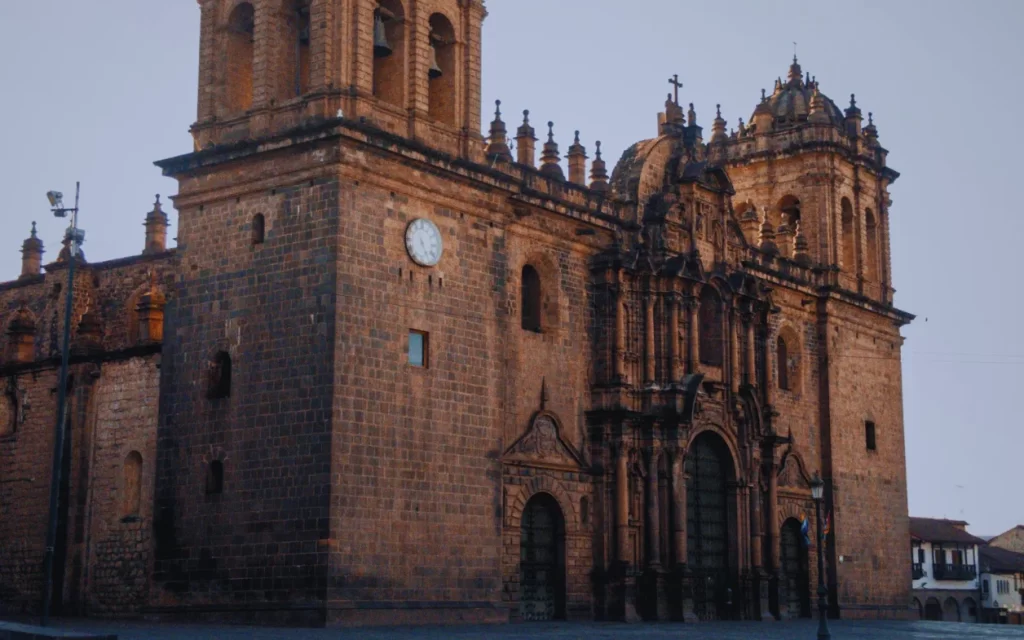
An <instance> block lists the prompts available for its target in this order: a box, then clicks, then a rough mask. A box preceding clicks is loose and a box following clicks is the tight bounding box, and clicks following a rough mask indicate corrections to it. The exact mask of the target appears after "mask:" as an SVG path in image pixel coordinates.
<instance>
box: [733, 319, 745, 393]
mask: <svg viewBox="0 0 1024 640" xmlns="http://www.w3.org/2000/svg"><path fill="white" fill-rule="evenodd" d="M731 315H732V322H731V323H730V326H731V327H732V332H731V334H732V335H731V336H730V338H731V343H732V363H731V365H730V367H731V371H732V392H733V393H734V394H735V393H739V391H740V375H741V373H740V372H741V370H742V369H743V363H742V362H740V340H742V339H743V325H742V324H741V323H740V314H739V311H737V310H736V309H733V310H732V312H731Z"/></svg>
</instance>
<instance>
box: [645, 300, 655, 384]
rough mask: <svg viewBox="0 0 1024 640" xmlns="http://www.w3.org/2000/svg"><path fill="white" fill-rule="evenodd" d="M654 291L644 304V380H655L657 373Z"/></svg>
mask: <svg viewBox="0 0 1024 640" xmlns="http://www.w3.org/2000/svg"><path fill="white" fill-rule="evenodd" d="M654 295H655V294H654V292H653V291H651V292H650V293H648V294H647V301H646V303H645V304H644V352H645V353H644V381H645V382H647V383H648V384H651V383H653V382H654V377H655V374H656V370H655V365H656V364H657V354H656V353H655V349H654V301H655V298H654Z"/></svg>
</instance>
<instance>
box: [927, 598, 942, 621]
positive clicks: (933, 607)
mask: <svg viewBox="0 0 1024 640" xmlns="http://www.w3.org/2000/svg"><path fill="white" fill-rule="evenodd" d="M924 619H925V620H942V605H941V604H939V601H938V599H936V598H928V599H927V600H926V601H925V603H924Z"/></svg>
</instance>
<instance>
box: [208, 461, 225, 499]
mask: <svg viewBox="0 0 1024 640" xmlns="http://www.w3.org/2000/svg"><path fill="white" fill-rule="evenodd" d="M219 493H224V463H223V462H221V461H220V460H214V461H213V462H211V463H210V466H209V468H208V469H207V470H206V495H208V496H212V495H216V494H219Z"/></svg>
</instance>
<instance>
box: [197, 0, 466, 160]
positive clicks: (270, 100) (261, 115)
mask: <svg viewBox="0 0 1024 640" xmlns="http://www.w3.org/2000/svg"><path fill="white" fill-rule="evenodd" d="M198 1H199V5H200V8H201V11H202V18H201V35H200V62H199V105H198V117H197V120H196V123H195V124H194V125H193V127H192V133H193V137H194V139H195V148H196V150H197V151H198V150H202V149H206V148H209V147H211V146H216V145H220V144H225V143H234V142H239V141H242V140H252V139H262V138H267V137H272V136H275V135H279V134H282V133H284V132H286V131H289V130H292V129H295V128H297V127H300V126H303V125H309V124H312V123H315V122H317V121H323V120H327V119H332V118H337V117H339V115H340V116H341V117H343V118H346V119H350V120H359V121H362V122H365V123H368V124H370V125H372V126H375V127H377V128H379V129H382V130H384V131H387V132H388V133H390V134H393V135H398V136H402V137H404V138H409V139H412V140H416V141H417V142H420V143H422V144H425V145H427V146H429V147H432V148H435V149H438V150H440V151H444V152H446V153H449V154H451V155H454V156H459V157H465V158H471V159H477V160H479V159H481V158H482V145H483V138H482V136H481V135H480V133H479V132H480V122H481V120H480V118H481V112H480V56H481V45H480V38H481V26H482V23H483V19H484V17H485V16H486V10H485V8H484V4H483V0H432V1H431V2H425V1H424V0H198ZM477 156H480V158H478V157H477Z"/></svg>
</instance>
